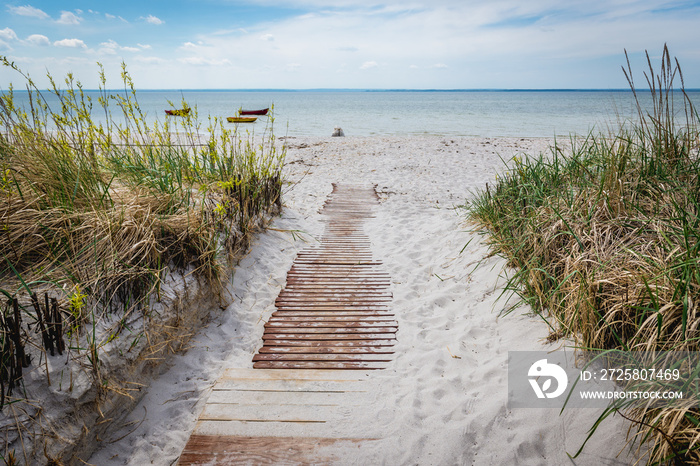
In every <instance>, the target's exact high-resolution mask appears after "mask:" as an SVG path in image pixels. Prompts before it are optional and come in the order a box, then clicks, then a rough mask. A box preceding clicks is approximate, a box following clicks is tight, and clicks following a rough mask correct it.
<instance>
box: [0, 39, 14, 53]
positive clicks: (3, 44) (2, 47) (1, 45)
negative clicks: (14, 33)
mask: <svg viewBox="0 0 700 466" xmlns="http://www.w3.org/2000/svg"><path fill="white" fill-rule="evenodd" d="M0 50H8V51H12V47H10V44H8V43H7V42H5V41H4V40H2V39H0Z"/></svg>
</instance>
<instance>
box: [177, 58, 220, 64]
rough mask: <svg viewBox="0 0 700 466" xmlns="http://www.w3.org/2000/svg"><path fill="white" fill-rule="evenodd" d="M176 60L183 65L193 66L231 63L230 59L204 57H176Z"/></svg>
mask: <svg viewBox="0 0 700 466" xmlns="http://www.w3.org/2000/svg"><path fill="white" fill-rule="evenodd" d="M177 61H179V62H180V63H184V64H185V65H195V66H226V65H230V64H231V61H230V60H228V59H211V58H205V57H185V58H178V59H177Z"/></svg>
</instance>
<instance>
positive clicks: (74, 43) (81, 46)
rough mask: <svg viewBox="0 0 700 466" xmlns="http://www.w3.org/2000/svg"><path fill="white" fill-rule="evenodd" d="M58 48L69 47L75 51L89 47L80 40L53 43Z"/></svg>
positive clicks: (64, 40) (63, 40)
mask: <svg viewBox="0 0 700 466" xmlns="http://www.w3.org/2000/svg"><path fill="white" fill-rule="evenodd" d="M53 45H55V46H56V47H67V48H74V49H85V48H87V45H85V42H83V41H82V40H80V39H62V40H57V41H56V42H54V43H53Z"/></svg>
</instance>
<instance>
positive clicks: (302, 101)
mask: <svg viewBox="0 0 700 466" xmlns="http://www.w3.org/2000/svg"><path fill="white" fill-rule="evenodd" d="M88 94H92V95H93V97H94V98H95V99H96V97H97V94H96V93H91V92H88ZM689 94H690V96H691V100H692V101H693V102H694V104H695V105H697V106H699V107H700V91H691V92H689ZM18 98H19V100H21V99H22V94H21V93H18ZM137 98H138V101H139V105H140V107H141V108H142V110H143V111H144V112H145V113H146V116H147V118H148V119H149V120H151V121H153V120H155V119H163V118H165V117H164V110H165V109H166V108H171V107H170V105H169V104H168V101H172V102H174V103H175V104H176V106H179V104H180V102H181V100H182V99H183V98H184V99H185V100H186V101H187V102H188V103H189V104H190V105H191V106H196V107H197V110H198V112H199V115H200V118H206V115H212V116H220V117H226V116H232V115H235V114H236V112H237V110H238V109H239V108H241V107H242V108H245V109H257V108H265V107H269V106H271V105H272V104H274V107H275V134H277V135H278V136H283V135H287V136H330V135H331V133H332V132H333V128H334V127H335V126H340V127H342V128H343V130H344V132H345V134H346V135H347V136H372V135H420V134H433V135H449V136H485V137H496V136H516V137H527V136H529V137H551V136H555V135H557V136H562V135H564V136H568V135H569V134H587V133H588V132H590V131H591V130H594V131H605V130H606V129H607V128H608V127H609V126H611V125H612V126H615V125H617V124H618V122H620V121H621V120H626V119H630V118H634V117H635V115H636V107H635V104H634V99H633V96H632V94H631V92H629V91H137ZM642 101H643V104H644V105H649V104H650V96H649V94H648V93H645V94H643V95H642ZM678 108H679V109H680V108H681V107H680V106H679V107H678ZM113 112H114V113H115V114H116V113H117V109H116V107H115V108H114V109H113ZM95 114H96V118H97V119H98V120H99V118H100V117H99V112H97V111H96V112H95ZM264 126H265V123H264V118H261V119H259V120H258V122H256V123H255V124H254V125H246V126H245V128H251V129H255V131H262V130H263V129H264Z"/></svg>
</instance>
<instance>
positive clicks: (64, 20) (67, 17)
mask: <svg viewBox="0 0 700 466" xmlns="http://www.w3.org/2000/svg"><path fill="white" fill-rule="evenodd" d="M78 11H79V10H78ZM82 19H83V18H81V17H80V16H77V15H76V14H74V13H71V12H70V11H62V12H61V17H60V18H59V19H57V20H56V22H57V23H58V24H65V25H68V26H75V25H78V24H80V21H82Z"/></svg>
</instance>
